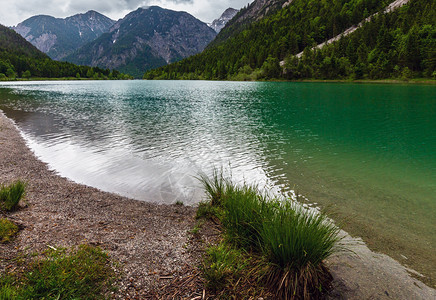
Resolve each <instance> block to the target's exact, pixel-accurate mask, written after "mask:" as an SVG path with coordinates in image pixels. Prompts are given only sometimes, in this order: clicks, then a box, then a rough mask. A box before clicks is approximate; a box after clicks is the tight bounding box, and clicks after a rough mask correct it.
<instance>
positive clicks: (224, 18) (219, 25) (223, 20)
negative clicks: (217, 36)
mask: <svg viewBox="0 0 436 300" xmlns="http://www.w3.org/2000/svg"><path fill="white" fill-rule="evenodd" d="M237 13H238V10H237V9H234V8H231V7H230V8H227V9H226V10H225V11H224V12H223V14H222V15H221V17H219V18H218V19H215V20H214V21H213V22H212V23H210V24H208V25H209V27H211V28H212V29H213V30H215V31H216V32H217V33H218V32H220V31H221V29H223V28H224V26H226V24H227V22H228V21H230V20H231V19H233V17H234V16H235V15H236V14H237Z"/></svg>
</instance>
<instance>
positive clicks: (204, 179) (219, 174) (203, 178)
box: [198, 169, 230, 206]
mask: <svg viewBox="0 0 436 300" xmlns="http://www.w3.org/2000/svg"><path fill="white" fill-rule="evenodd" d="M198 180H199V181H200V182H201V184H202V185H203V188H204V191H205V192H206V195H207V196H208V198H209V201H210V204H211V205H212V206H222V203H223V201H224V198H225V196H226V188H227V187H228V186H229V185H230V183H229V181H228V180H227V179H226V178H224V175H223V170H221V171H219V170H218V169H214V170H213V174H212V177H209V176H207V175H206V174H205V173H200V174H199V176H198Z"/></svg>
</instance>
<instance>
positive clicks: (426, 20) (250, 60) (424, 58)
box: [144, 0, 436, 80]
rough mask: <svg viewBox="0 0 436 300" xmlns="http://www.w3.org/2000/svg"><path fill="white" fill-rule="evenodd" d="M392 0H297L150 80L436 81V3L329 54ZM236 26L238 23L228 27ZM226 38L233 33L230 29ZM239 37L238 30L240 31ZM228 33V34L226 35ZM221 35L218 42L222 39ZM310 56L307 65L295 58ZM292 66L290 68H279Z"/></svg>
mask: <svg viewBox="0 0 436 300" xmlns="http://www.w3.org/2000/svg"><path fill="white" fill-rule="evenodd" d="M391 2H392V1H376V0H351V1H344V0H328V1H309V0H294V1H292V2H291V3H290V4H288V5H287V6H285V7H284V8H283V9H279V10H278V11H276V12H275V13H274V14H272V15H267V16H266V17H264V18H262V19H261V20H260V21H257V22H254V23H251V24H250V25H243V26H244V29H243V30H241V31H240V32H239V33H236V34H235V35H233V36H232V35H231V36H230V37H229V38H227V39H224V40H223V41H221V42H219V43H217V42H215V45H213V46H211V47H209V48H208V49H206V50H205V51H204V52H203V53H201V54H199V55H196V56H193V57H190V58H188V59H185V60H183V61H181V62H178V63H175V64H172V65H169V66H166V67H163V68H160V69H157V70H153V71H150V72H148V73H146V74H145V75H144V78H146V79H152V78H161V79H221V80H222V79H231V80H256V79H271V78H277V79H281V78H283V79H300V78H314V79H338V78H356V79H359V78H369V79H381V78H398V77H406V78H411V77H432V76H435V57H436V54H435V49H436V45H435V41H436V4H435V3H436V0H411V1H410V2H409V4H407V5H405V6H403V7H401V8H399V9H397V10H395V11H394V12H391V13H388V14H380V15H378V16H377V17H374V18H373V19H372V20H371V21H370V22H368V23H367V24H365V25H364V26H363V27H362V28H360V29H358V30H356V31H355V32H354V33H352V34H350V35H349V36H347V37H343V38H341V39H340V40H339V41H338V42H336V43H333V44H331V45H328V46H327V47H324V48H323V49H322V50H320V49H314V50H311V49H312V48H313V47H314V46H315V45H317V44H319V43H322V42H324V41H326V40H328V39H329V38H331V37H334V36H336V35H338V34H340V33H341V32H343V31H344V30H345V29H347V28H349V27H350V26H352V25H355V24H358V23H359V22H361V21H362V20H364V19H365V18H366V17H368V16H370V15H372V14H373V13H375V12H378V11H381V10H382V9H383V8H384V7H386V6H387V5H388V4H389V3H391ZM229 24H230V25H232V23H229ZM222 32H223V33H226V32H227V33H226V34H228V30H226V29H224V30H223V31H222ZM234 32H238V30H236V29H235V30H234ZM220 35H221V33H220ZM220 35H218V37H217V39H219V38H220ZM303 50H304V55H303V56H302V58H301V59H299V58H296V57H294V56H293V55H295V54H297V53H299V52H301V51H303ZM282 60H285V62H286V63H285V68H284V69H283V68H281V67H280V64H279V62H280V61H282Z"/></svg>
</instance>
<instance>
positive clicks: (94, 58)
mask: <svg viewBox="0 0 436 300" xmlns="http://www.w3.org/2000/svg"><path fill="white" fill-rule="evenodd" d="M215 35H216V33H215V31H214V30H213V29H212V28H210V27H208V26H207V25H206V24H205V23H203V22H201V21H200V20H198V19H196V18H194V17H193V16H191V15H190V14H188V13H186V12H176V11H172V10H168V9H163V8H160V7H158V6H151V7H147V8H139V9H138V10H136V11H133V12H131V13H130V14H128V15H127V16H126V17H125V18H123V19H121V20H119V21H118V22H117V23H115V24H114V25H113V26H112V27H111V28H110V30H109V32H108V33H105V34H103V35H102V36H101V37H99V38H98V39H96V40H95V41H93V42H91V43H89V44H87V45H85V46H84V47H82V48H81V49H79V50H78V51H76V52H75V53H73V54H72V55H70V56H68V57H67V58H66V60H67V61H70V62H73V63H78V64H85V65H92V66H99V67H102V68H111V69H112V68H117V69H118V70H120V71H123V72H126V73H129V74H132V75H134V76H136V77H141V76H142V74H143V73H144V72H145V71H146V70H149V69H151V68H156V67H160V66H163V65H165V64H168V63H171V62H174V61H177V60H180V59H182V58H185V57H188V56H191V55H194V54H197V53H199V52H201V51H202V50H203V49H204V48H205V47H206V46H207V45H208V44H209V42H210V41H212V40H213V39H214V37H215Z"/></svg>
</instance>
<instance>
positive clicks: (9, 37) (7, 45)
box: [0, 25, 48, 59]
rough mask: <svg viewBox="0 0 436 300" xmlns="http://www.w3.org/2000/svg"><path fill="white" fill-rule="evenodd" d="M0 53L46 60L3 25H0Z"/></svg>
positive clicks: (42, 54) (19, 36)
mask: <svg viewBox="0 0 436 300" xmlns="http://www.w3.org/2000/svg"><path fill="white" fill-rule="evenodd" d="M0 53H1V54H5V53H9V54H14V55H22V56H27V57H30V58H35V59H44V58H48V57H47V55H45V54H44V53H42V52H41V51H39V50H38V49H37V48H36V47H35V46H33V45H32V44H31V43H29V42H27V41H26V40H25V39H24V38H23V37H22V36H21V35H19V34H18V33H16V32H14V31H13V30H11V29H9V28H7V27H5V26H3V25H0ZM0 58H1V56H0Z"/></svg>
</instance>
